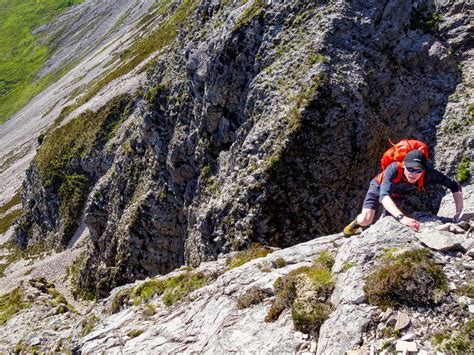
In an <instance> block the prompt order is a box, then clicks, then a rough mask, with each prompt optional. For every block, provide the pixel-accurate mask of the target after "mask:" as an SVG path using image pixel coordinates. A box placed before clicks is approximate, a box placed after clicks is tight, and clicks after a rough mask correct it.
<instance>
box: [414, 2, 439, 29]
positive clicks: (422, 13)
mask: <svg viewBox="0 0 474 355" xmlns="http://www.w3.org/2000/svg"><path fill="white" fill-rule="evenodd" d="M439 20H440V17H439V14H438V13H436V12H430V11H428V9H427V8H426V6H424V7H421V8H420V9H414V10H412V12H411V18H410V30H412V31H414V30H420V31H422V32H423V33H435V32H436V31H438V30H439Z"/></svg>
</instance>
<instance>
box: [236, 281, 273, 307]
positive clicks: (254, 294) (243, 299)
mask: <svg viewBox="0 0 474 355" xmlns="http://www.w3.org/2000/svg"><path fill="white" fill-rule="evenodd" d="M266 297H267V295H266V293H265V291H264V290H262V289H261V288H260V287H258V286H254V287H251V288H250V289H248V290H247V292H245V294H243V295H242V296H240V297H239V298H237V309H244V308H248V307H250V306H252V305H255V304H259V303H261V302H262V301H263V300H264V299H265V298H266Z"/></svg>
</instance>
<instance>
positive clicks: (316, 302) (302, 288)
mask: <svg viewBox="0 0 474 355" xmlns="http://www.w3.org/2000/svg"><path fill="white" fill-rule="evenodd" d="M333 264H334V258H333V257H332V256H331V255H330V254H329V253H328V252H322V253H321V254H320V255H319V257H318V258H317V259H316V260H315V261H314V263H313V264H312V265H311V266H303V267H300V268H298V269H296V270H293V271H291V272H290V273H288V274H287V275H286V276H285V277H280V278H278V279H277V280H276V281H275V283H274V288H275V294H276V297H275V300H274V301H273V304H272V306H271V307H270V309H269V311H268V313H267V316H266V318H265V321H266V322H272V321H275V320H276V319H278V317H279V316H280V314H281V313H282V312H283V311H284V310H285V309H287V308H291V316H292V319H293V325H294V327H295V329H296V330H298V331H301V332H304V333H309V334H312V335H314V336H317V334H318V333H319V329H320V328H321V325H322V324H323V323H324V321H325V320H326V319H327V318H328V317H329V314H330V313H331V312H332V305H331V304H330V302H329V298H330V296H331V293H332V291H333V289H334V279H333V275H332V274H331V267H332V265H333Z"/></svg>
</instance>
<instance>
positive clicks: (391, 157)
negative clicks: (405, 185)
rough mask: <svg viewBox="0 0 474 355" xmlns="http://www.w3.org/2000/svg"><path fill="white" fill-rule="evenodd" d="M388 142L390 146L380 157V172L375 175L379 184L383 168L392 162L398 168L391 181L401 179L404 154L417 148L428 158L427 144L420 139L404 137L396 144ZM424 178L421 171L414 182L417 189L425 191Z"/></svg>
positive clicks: (383, 171)
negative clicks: (395, 163)
mask: <svg viewBox="0 0 474 355" xmlns="http://www.w3.org/2000/svg"><path fill="white" fill-rule="evenodd" d="M389 142H390V144H391V145H392V147H391V148H389V149H387V151H386V152H385V153H384V154H383V156H382V159H381V160H380V166H381V168H382V172H381V173H380V174H378V175H377V176H376V177H375V180H376V181H377V182H378V183H379V184H381V183H382V180H383V176H384V173H385V169H386V168H387V166H389V165H390V164H392V163H393V162H397V169H398V173H397V176H396V178H395V179H394V180H393V182H395V183H397V182H399V181H400V180H401V178H402V176H403V164H402V163H403V159H405V155H407V153H409V152H411V151H412V150H415V149H417V150H419V151H421V152H422V153H423V154H424V155H425V157H426V160H428V146H427V145H426V144H425V143H423V142H421V141H417V140H415V139H406V138H405V139H402V140H401V141H400V142H398V143H396V144H393V143H392V141H390V140H389ZM424 178H425V172H424V171H423V173H422V174H421V177H420V178H419V179H418V181H417V182H416V183H417V185H418V190H420V189H421V190H423V191H426V190H425V187H424V186H423V180H424Z"/></svg>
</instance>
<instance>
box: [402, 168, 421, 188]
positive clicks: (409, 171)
mask: <svg viewBox="0 0 474 355" xmlns="http://www.w3.org/2000/svg"><path fill="white" fill-rule="evenodd" d="M423 171H425V169H424V168H423V167H422V166H414V167H410V168H407V167H406V166H405V165H404V166H403V173H404V175H405V177H406V179H407V180H408V182H409V183H410V184H414V183H415V182H417V181H418V179H419V178H420V177H421V174H422V173H423Z"/></svg>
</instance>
